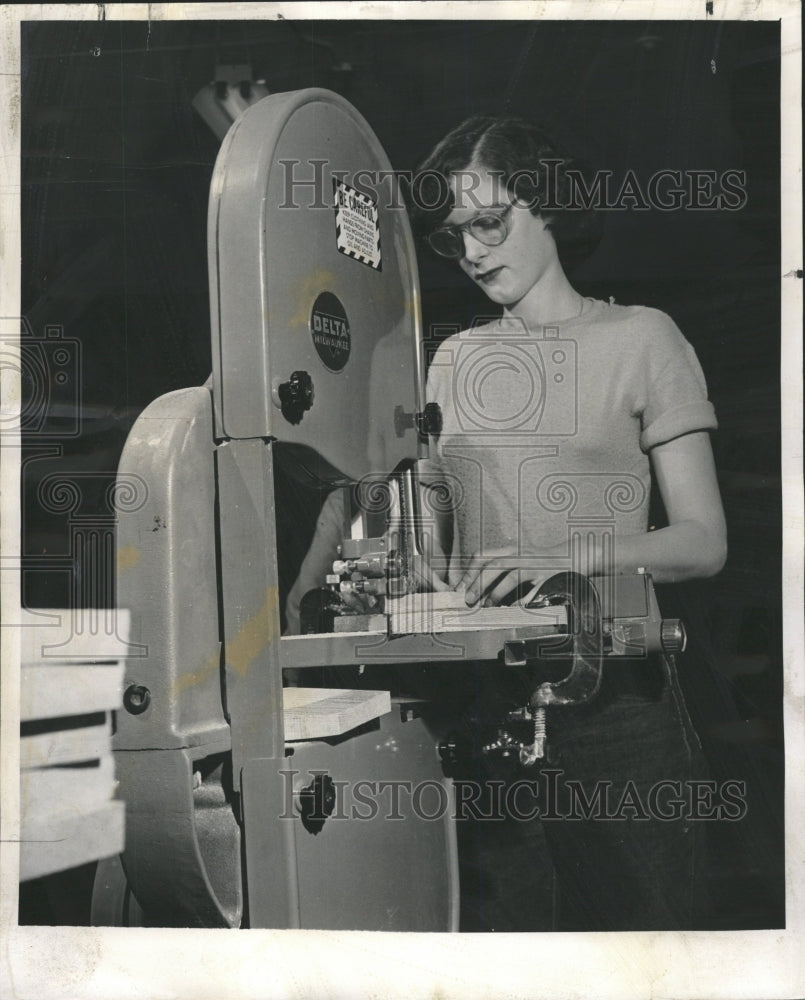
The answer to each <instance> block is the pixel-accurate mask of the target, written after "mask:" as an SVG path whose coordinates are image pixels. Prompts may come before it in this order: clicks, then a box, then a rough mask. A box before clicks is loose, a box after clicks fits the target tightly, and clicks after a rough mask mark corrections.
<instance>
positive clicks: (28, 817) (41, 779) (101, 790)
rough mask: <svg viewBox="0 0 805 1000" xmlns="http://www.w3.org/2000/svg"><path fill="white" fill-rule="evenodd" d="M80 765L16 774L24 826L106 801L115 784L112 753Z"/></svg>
mask: <svg viewBox="0 0 805 1000" xmlns="http://www.w3.org/2000/svg"><path fill="white" fill-rule="evenodd" d="M93 765H94V766H84V767H76V766H73V767H70V766H57V767H39V768H32V769H27V770H25V771H23V772H22V774H21V776H20V811H21V814H22V826H23V829H25V828H26V827H27V826H29V825H31V824H33V825H35V826H41V825H42V824H45V823H49V822H50V821H51V820H52V818H53V817H54V816H56V815H58V814H60V813H70V814H79V815H80V814H82V813H86V812H89V811H91V810H93V809H96V808H98V807H100V806H102V805H103V804H104V803H106V802H109V801H110V800H111V799H112V797H113V795H114V793H115V787H116V784H117V783H116V781H115V764H114V760H113V759H112V754H111V753H109V754H107V755H106V756H104V757H101V758H99V759H98V760H97V761H94V762H93Z"/></svg>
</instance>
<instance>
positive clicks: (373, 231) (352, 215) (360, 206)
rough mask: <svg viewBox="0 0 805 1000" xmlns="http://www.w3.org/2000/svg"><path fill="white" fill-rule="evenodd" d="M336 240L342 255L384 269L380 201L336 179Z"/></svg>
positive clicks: (334, 193) (334, 184)
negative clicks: (378, 205)
mask: <svg viewBox="0 0 805 1000" xmlns="http://www.w3.org/2000/svg"><path fill="white" fill-rule="evenodd" d="M333 198H334V207H335V240H336V245H337V247H338V249H339V250H340V252H341V253H343V254H346V255H347V257H354V258H355V260H358V261H360V262H361V264H368V265H369V267H373V268H374V269H375V270H376V271H380V270H382V267H381V257H380V217H379V214H378V211H377V202H376V201H374V200H373V199H372V198H370V197H369V196H368V195H366V194H363V193H362V192H361V191H357V190H356V189H355V188H353V187H350V186H349V184H345V183H344V182H343V181H339V180H336V179H335V177H334V178H333Z"/></svg>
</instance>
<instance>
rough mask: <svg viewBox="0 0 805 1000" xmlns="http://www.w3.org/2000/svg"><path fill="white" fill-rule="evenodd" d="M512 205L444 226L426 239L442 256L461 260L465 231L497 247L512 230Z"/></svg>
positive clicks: (487, 244) (482, 241) (481, 241)
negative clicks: (509, 219)
mask: <svg viewBox="0 0 805 1000" xmlns="http://www.w3.org/2000/svg"><path fill="white" fill-rule="evenodd" d="M511 210H512V206H511V205H508V206H507V207H506V208H504V209H503V210H502V211H501V212H484V213H483V215H476V216H475V218H474V219H471V220H470V221H469V222H465V223H463V225H460V226H442V227H441V228H440V229H434V230H433V232H432V233H428V235H427V236H426V237H425V239H426V240H427V242H428V245H429V246H430V248H431V250H433V251H434V252H435V253H437V254H439V256H440V257H449V258H451V259H452V260H459V259H460V258H461V257H463V256H464V237H463V235H462V234H463V233H469V234H470V235H471V236H472V237H473V238H474V239H476V240H478V242H479V243H483V244H484V246H487V247H497V246H500V244H501V243H503V241H504V240H505V239H506V237H507V236H508V235H509V232H510V226H509V222H508V217H509V213H510V212H511Z"/></svg>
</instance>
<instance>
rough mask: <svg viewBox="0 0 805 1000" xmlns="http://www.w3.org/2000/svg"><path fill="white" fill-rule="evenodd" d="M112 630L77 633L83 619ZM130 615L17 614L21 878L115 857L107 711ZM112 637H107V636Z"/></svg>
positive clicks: (117, 842) (114, 702) (119, 831)
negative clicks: (111, 623) (109, 625)
mask: <svg viewBox="0 0 805 1000" xmlns="http://www.w3.org/2000/svg"><path fill="white" fill-rule="evenodd" d="M90 618H94V619H95V620H96V623H97V619H98V618H100V621H101V622H102V623H105V622H108V621H109V620H110V619H111V620H112V621H114V622H116V625H115V627H114V629H108V630H105V629H104V628H95V629H94V630H93V629H90V628H83V629H82V630H81V631H79V629H80V628H81V626H82V625H86V624H87V620H88V619H90ZM128 626H129V616H128V612H123V611H117V612H115V613H114V614H112V615H109V616H108V617H107V615H106V614H105V613H103V612H101V613H100V615H92V616H90V615H88V614H87V612H86V611H84V612H81V611H79V612H77V613H76V614H75V615H74V614H73V612H71V611H66V610H58V611H52V610H50V609H48V610H47V611H39V612H23V622H22V627H21V664H20V666H21V691H20V768H21V774H20V813H21V830H20V841H21V843H20V879H23V880H24V879H29V878H37V877H40V876H43V875H49V874H52V873H53V872H57V871H62V870H64V869H67V868H73V867H75V866H76V865H80V864H85V863H87V862H89V861H95V860H98V859H99V858H104V857H109V856H111V855H114V854H117V853H119V852H120V851H121V850H122V849H123V834H124V805H123V803H122V802H117V801H114V799H113V796H114V793H115V774H114V759H113V756H112V713H113V712H114V711H115V710H116V709H118V708H119V707H120V706H121V704H122V697H123V672H124V664H125V655H126V649H127V645H128V643H127V639H128ZM107 632H114V633H115V634H107Z"/></svg>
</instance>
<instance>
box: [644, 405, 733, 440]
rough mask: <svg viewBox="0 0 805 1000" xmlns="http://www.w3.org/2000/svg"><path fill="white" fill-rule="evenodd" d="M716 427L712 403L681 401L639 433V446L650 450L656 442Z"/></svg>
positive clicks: (712, 429) (711, 429)
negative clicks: (681, 402)
mask: <svg viewBox="0 0 805 1000" xmlns="http://www.w3.org/2000/svg"><path fill="white" fill-rule="evenodd" d="M717 427H718V421H717V420H716V411H715V410H714V409H713V404H712V403H711V402H710V401H709V400H706V399H702V400H698V401H696V402H689V403H683V404H681V405H680V406H675V407H673V409H670V410H666V411H665V413H661V414H660V416H659V417H657V419H656V420H653V421H652V422H651V423H650V424H649V425H648V427H646V428H644V430H643V433H642V434H641V435H640V447H641V448H642V450H643V451H650V450H651V449H652V448H654V447H656V446H657V445H658V444H665V443H666V442H667V441H673V440H674V438H678V437H682V435H683V434H691V433H693V432H694V431H714V430H716V428H717Z"/></svg>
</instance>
